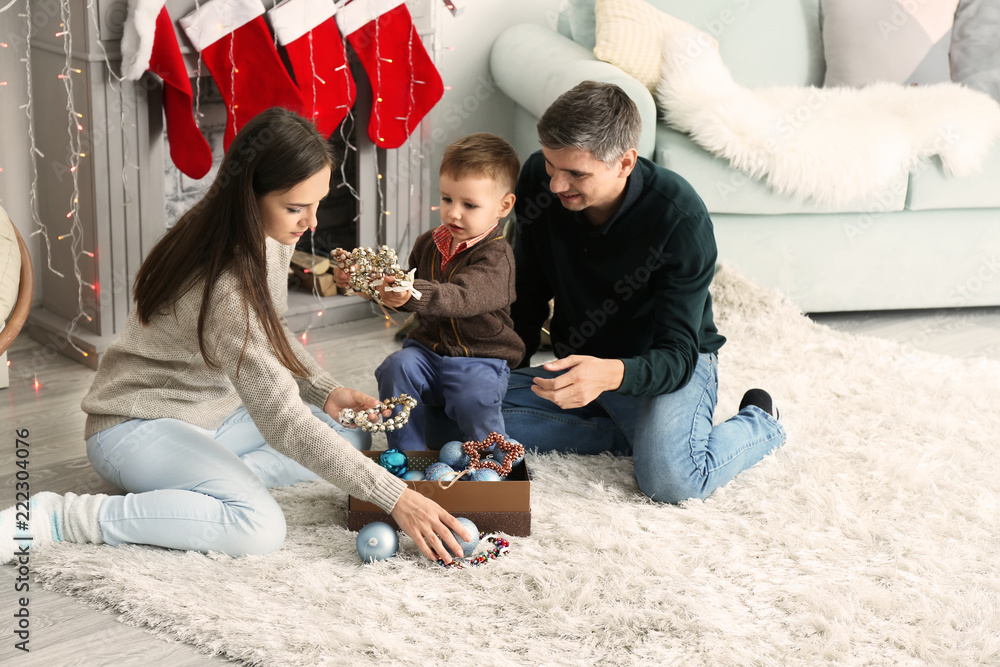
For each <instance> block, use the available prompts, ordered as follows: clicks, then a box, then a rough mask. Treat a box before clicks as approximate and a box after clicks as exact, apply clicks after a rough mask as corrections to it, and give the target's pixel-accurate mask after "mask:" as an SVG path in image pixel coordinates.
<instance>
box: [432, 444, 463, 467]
mask: <svg viewBox="0 0 1000 667" xmlns="http://www.w3.org/2000/svg"><path fill="white" fill-rule="evenodd" d="M438 459H439V460H440V461H441V463H445V464H447V465H449V466H451V467H452V468H454V469H455V470H465V467H466V466H467V465H469V455H468V454H466V453H465V452H464V451H462V443H460V442H459V441H458V440H452V441H451V442H447V443H445V444H444V446H443V447H441V451H440V453H438Z"/></svg>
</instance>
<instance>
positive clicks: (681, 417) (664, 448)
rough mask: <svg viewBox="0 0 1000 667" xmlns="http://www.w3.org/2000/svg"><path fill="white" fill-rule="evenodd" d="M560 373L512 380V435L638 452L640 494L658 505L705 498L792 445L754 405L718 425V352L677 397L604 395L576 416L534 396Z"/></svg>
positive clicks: (507, 417)
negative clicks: (535, 382)
mask: <svg viewBox="0 0 1000 667" xmlns="http://www.w3.org/2000/svg"><path fill="white" fill-rule="evenodd" d="M560 372H561V371H560ZM560 372H550V371H546V370H545V369H544V368H541V367H535V368H524V369H520V370H517V371H514V372H513V373H512V374H511V378H510V386H509V387H508V389H507V396H506V398H505V399H504V403H503V415H504V421H505V423H506V425H507V432H508V433H509V434H510V436H511V437H512V438H515V439H517V440H519V441H520V442H522V443H523V444H524V446H525V448H526V449H538V450H539V451H543V452H544V451H565V452H578V453H581V454H597V453H600V452H611V453H614V454H622V455H629V454H631V455H632V459H633V461H634V463H635V478H636V481H637V482H638V483H639V488H640V489H641V490H642V492H643V493H644V494H646V495H647V496H649V497H650V498H652V499H653V500H656V501H659V502H669V503H678V502H681V501H683V500H687V499H689V498H705V497H707V496H708V495H709V494H711V493H712V492H713V491H715V490H716V489H717V488H719V487H721V486H724V485H725V484H727V483H728V482H729V481H730V480H732V479H733V478H734V477H736V475H737V474H739V473H740V472H742V471H743V470H745V469H746V468H749V467H750V466H752V465H753V464H755V463H757V462H758V461H760V460H761V459H762V458H763V457H764V455H766V454H767V453H768V452H770V451H771V450H773V449H774V448H776V447H779V446H781V445H782V444H783V443H784V442H785V430H784V428H783V427H782V426H781V425H780V424H778V422H777V421H776V420H775V419H774V418H773V417H771V415H769V414H767V413H766V412H764V411H763V410H761V409H760V408H758V407H756V406H752V405H751V406H747V407H746V408H744V409H743V410H741V411H740V412H739V413H738V414H736V415H735V416H734V417H732V418H730V419H728V420H727V421H724V422H722V423H720V424H717V425H714V426H713V414H714V412H715V405H716V398H717V395H718V386H719V385H718V357H717V356H716V355H715V354H702V355H700V356H699V359H698V365H697V366H696V367H695V372H694V375H693V376H692V378H691V380H690V381H689V382H688V383H687V385H686V386H684V387H682V388H680V389H678V390H677V391H674V392H672V393H669V394H663V395H660V396H650V397H645V398H636V397H632V396H622V395H620V394H617V393H615V392H604V393H603V394H601V395H600V396H599V397H598V398H597V400H595V401H594V402H592V403H591V404H590V405H586V406H584V407H582V408H577V409H574V410H563V409H562V408H560V407H559V406H557V405H556V404H555V403H552V402H551V401H548V400H546V399H544V398H541V397H539V396H537V395H536V394H535V393H534V392H533V391H531V386H532V379H533V378H534V377H554V376H556V375H559V373H560Z"/></svg>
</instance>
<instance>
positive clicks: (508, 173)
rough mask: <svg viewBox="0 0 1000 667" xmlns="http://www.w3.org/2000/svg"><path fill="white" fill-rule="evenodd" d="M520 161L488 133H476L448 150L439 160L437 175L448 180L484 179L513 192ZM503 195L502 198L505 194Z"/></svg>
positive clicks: (511, 147) (504, 144) (507, 145)
mask: <svg viewBox="0 0 1000 667" xmlns="http://www.w3.org/2000/svg"><path fill="white" fill-rule="evenodd" d="M520 170H521V160H520V159H519V158H518V157H517V151H515V150H514V147H513V146H511V145H510V144H509V143H507V141H506V140H505V139H503V138H502V137H498V136H497V135H495V134H490V133H489V132H476V133H475V134H470V135H469V136H467V137H463V138H462V139H459V140H458V141H456V142H455V143H453V144H451V145H450V146H448V148H446V149H445V151H444V157H443V158H442V159H441V173H442V174H444V175H447V176H450V177H452V178H463V177H466V176H472V177H478V178H488V179H490V180H492V181H495V182H496V183H497V184H498V185H500V186H501V187H503V188H505V190H506V193H511V192H514V186H516V185H517V175H518V172H520ZM506 193H505V194H506Z"/></svg>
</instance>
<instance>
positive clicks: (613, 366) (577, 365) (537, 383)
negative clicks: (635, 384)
mask: <svg viewBox="0 0 1000 667" xmlns="http://www.w3.org/2000/svg"><path fill="white" fill-rule="evenodd" d="M543 368H544V369H545V370H548V371H566V372H565V373H562V374H561V375H557V376H556V377H554V378H538V377H536V378H535V379H534V386H533V387H532V388H531V391H533V392H535V393H536V394H538V395H539V396H541V397H542V398H546V399H548V400H550V401H552V402H553V403H555V404H556V405H558V406H559V407H560V408H562V409H564V410H571V409H573V408H582V407H583V406H585V405H588V404H589V403H591V402H592V401H593V400H594V399H595V398H597V397H598V396H600V395H601V393H603V392H605V391H614V390H615V389H618V387H620V386H621V384H622V378H623V377H624V376H625V364H624V363H622V360H621V359H598V358H597V357H587V356H583V355H579V354H574V355H570V356H568V357H566V358H565V359H557V360H556V361H550V362H549V363H547V364H545V365H544V366H543Z"/></svg>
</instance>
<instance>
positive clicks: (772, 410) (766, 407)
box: [740, 389, 781, 421]
mask: <svg viewBox="0 0 1000 667" xmlns="http://www.w3.org/2000/svg"><path fill="white" fill-rule="evenodd" d="M748 405H756V406H757V407H758V408H760V409H761V410H763V411H764V412H766V413H767V414H769V415H771V416H772V417H774V419H775V421H781V412H779V410H778V406H776V405H775V404H774V401H773V400H771V395H770V394H769V393H767V392H766V391H764V390H763V389H751V390H750V391H748V392H747V393H745V394H743V400H742V401H740V410H742V409H743V408H745V407H746V406H748Z"/></svg>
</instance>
